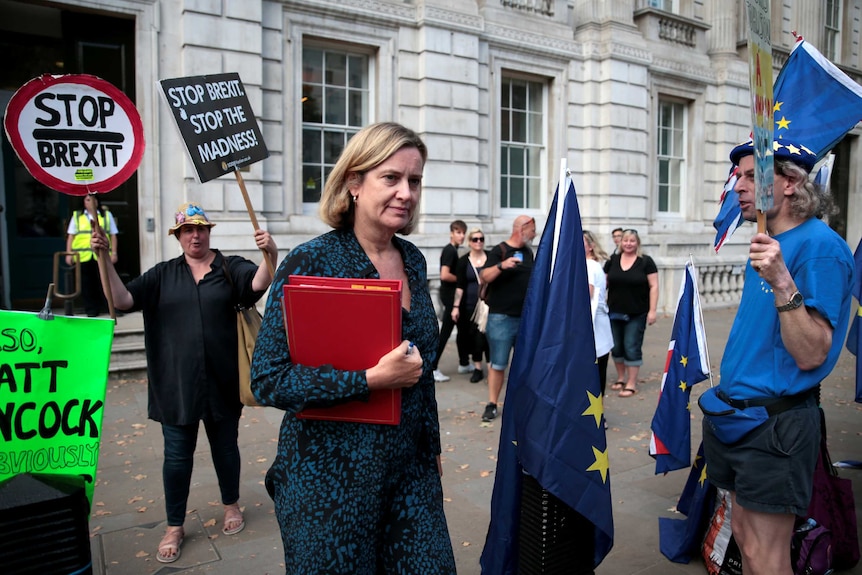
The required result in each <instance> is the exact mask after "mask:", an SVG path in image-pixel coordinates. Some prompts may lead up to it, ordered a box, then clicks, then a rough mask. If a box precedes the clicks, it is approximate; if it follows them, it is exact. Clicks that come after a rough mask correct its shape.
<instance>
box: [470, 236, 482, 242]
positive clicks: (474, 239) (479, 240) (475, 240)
mask: <svg viewBox="0 0 862 575" xmlns="http://www.w3.org/2000/svg"><path fill="white" fill-rule="evenodd" d="M470 241H471V242H484V241H485V238H480V237H476V238H470Z"/></svg>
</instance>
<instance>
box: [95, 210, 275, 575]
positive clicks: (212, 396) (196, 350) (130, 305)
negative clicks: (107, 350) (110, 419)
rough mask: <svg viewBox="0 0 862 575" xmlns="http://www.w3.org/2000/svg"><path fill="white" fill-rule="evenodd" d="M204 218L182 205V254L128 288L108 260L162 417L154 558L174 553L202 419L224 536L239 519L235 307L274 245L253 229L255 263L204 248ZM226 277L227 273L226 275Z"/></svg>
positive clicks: (248, 293)
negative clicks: (138, 328)
mask: <svg viewBox="0 0 862 575" xmlns="http://www.w3.org/2000/svg"><path fill="white" fill-rule="evenodd" d="M214 225H215V224H213V223H212V222H210V220H209V218H208V217H207V215H206V212H204V210H203V209H202V208H201V207H200V206H199V205H197V204H184V205H182V206H180V208H179V210H178V211H177V212H176V214H175V216H174V226H173V227H171V228H170V229H169V230H168V234H170V235H174V236H176V238H177V241H178V242H179V244H180V247H181V248H182V250H183V254H182V255H181V256H179V257H176V258H174V259H172V260H169V261H166V262H161V263H159V264H156V265H155V266H154V267H153V268H151V269H149V270H148V271H146V272H144V273H143V274H142V275H141V276H140V277H137V278H135V279H133V280H132V281H131V282H129V284H128V285H123V281H122V280H121V279H120V277H119V275H117V271H116V269H115V268H114V266H113V264H112V263H110V262H108V278H109V280H110V284H111V292H112V295H113V297H114V305H115V306H116V307H117V309H119V310H123V311H137V310H142V311H143V316H144V340H145V343H146V348H147V377H148V379H149V385H148V386H147V392H148V398H149V406H148V410H147V414H148V416H149V418H150V419H152V420H154V421H158V422H159V423H161V424H162V434H163V435H164V458H165V461H164V466H163V468H162V475H163V480H164V486H165V507H166V511H167V523H168V526H167V530H166V533H165V536H164V537H163V538H162V540H161V542H160V543H159V548H158V553H157V554H156V559H157V560H158V561H159V562H160V563H173V562H174V561H176V560H177V559H179V557H180V548H181V546H182V543H183V537H184V531H183V523H184V521H185V516H186V504H187V501H188V496H189V487H190V484H191V476H192V464H193V462H194V451H195V446H196V444H197V435H198V429H199V427H200V422H201V421H203V422H204V428H205V429H206V433H207V439H208V440H209V444H210V450H211V452H212V457H213V467H215V471H216V475H217V476H218V483H219V490H220V491H221V500H222V504H223V505H224V525H223V527H222V533H224V534H225V535H234V534H236V533H239V532H240V531H241V530H242V529H243V527H245V522H244V521H243V517H242V512H241V511H240V507H239V503H238V501H239V478H240V455H239V447H238V445H237V438H238V434H239V418H240V414H241V412H242V403H240V401H239V366H238V361H237V331H236V311H235V309H234V308H235V306H236V305H237V304H240V305H242V306H243V307H248V306H250V305H253V304H254V303H255V302H256V301H257V300H259V299H260V298H261V296H262V295H263V293H264V291H266V288H267V287H269V284H270V282H271V281H272V274H271V273H270V271H269V267H268V266H267V263H266V259H269V260H270V262H271V264H272V265H273V267H274V266H275V265H276V264H277V259H278V248H277V247H276V245H275V242H274V241H273V239H272V236H270V235H269V233H268V232H266V231H264V230H256V231H255V233H254V238H255V242H256V244H257V247H258V248H260V249H261V250H264V251H266V255H267V258H266V259H264V260H263V261H261V263H260V264H259V265H258V264H255V263H254V262H251V261H249V260H247V259H245V258H242V257H239V256H224V255H223V254H222V253H221V252H219V251H218V250H214V249H210V228H212V227H213V226H214ZM91 245H92V246H93V249H95V250H99V249H106V248H107V246H108V243H107V239H106V238H105V235H104V233H102V234H94V235H93V238H92V240H91ZM225 274H230V278H228V277H226V275H225Z"/></svg>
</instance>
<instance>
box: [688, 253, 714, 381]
mask: <svg viewBox="0 0 862 575" xmlns="http://www.w3.org/2000/svg"><path fill="white" fill-rule="evenodd" d="M688 262H689V263H690V264H691V269H692V274H691V280H692V283H693V284H694V299H695V300H696V301H697V305H696V306H695V307H696V308H697V315H698V316H700V325H702V326H703V351H704V353H705V354H706V368H707V369H708V370H709V371H708V373H709V387H714V384H713V381H712V362H711V361H710V360H709V341H707V339H706V323H704V321H703V306H701V305H700V288H699V287H698V286H697V266H695V265H694V256H693V255H692V254H688ZM695 329H696V328H695Z"/></svg>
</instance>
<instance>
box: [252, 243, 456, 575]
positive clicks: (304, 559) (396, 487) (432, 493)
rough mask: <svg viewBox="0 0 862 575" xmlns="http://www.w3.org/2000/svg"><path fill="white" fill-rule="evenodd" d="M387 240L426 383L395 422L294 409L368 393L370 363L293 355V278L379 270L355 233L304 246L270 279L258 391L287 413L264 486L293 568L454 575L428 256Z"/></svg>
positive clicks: (255, 377) (255, 378) (255, 371)
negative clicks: (286, 292)
mask: <svg viewBox="0 0 862 575" xmlns="http://www.w3.org/2000/svg"><path fill="white" fill-rule="evenodd" d="M392 241H393V243H394V244H395V246H396V247H397V248H398V250H399V251H400V252H401V256H402V259H403V261H404V266H405V272H406V274H407V278H408V281H409V285H410V293H411V300H410V311H407V310H403V311H402V314H403V315H402V338H403V339H408V340H410V341H412V342H415V344H416V347H417V348H418V349H419V351H420V352H421V353H422V357H423V364H424V366H423V373H422V377H421V378H420V380H419V383H417V384H416V385H415V386H413V387H410V388H405V389H403V391H402V399H401V401H402V404H401V423H400V425H397V426H393V425H374V424H363V423H344V422H330V421H317V420H308V419H304V420H301V419H297V418H296V417H295V414H296V412H298V411H301V410H302V409H303V408H304V407H306V406H307V405H309V404H313V405H314V406H315V407H319V406H326V405H327V404H336V403H342V402H344V401H347V400H364V399H367V398H368V393H369V391H368V385H367V383H366V379H365V372H364V371H342V370H337V369H334V368H332V367H331V366H322V367H319V368H310V367H306V366H302V365H295V364H293V363H291V360H290V350H289V349H288V345H287V335H286V333H285V329H284V322H283V316H282V311H281V309H282V307H281V304H282V287H283V286H284V283H285V281H286V280H287V277H288V276H289V275H292V274H299V275H313V276H328V277H347V278H377V277H379V275H378V273H377V270H376V269H375V268H374V266H373V265H372V263H371V260H369V259H368V257H367V256H366V255H365V252H364V251H363V250H362V247H361V246H360V245H359V242H358V241H357V239H356V236H355V235H354V234H353V232H352V231H351V230H346V231H332V232H329V233H327V234H324V235H322V236H319V237H317V238H315V239H313V240H311V241H309V242H307V243H305V244H302V245H300V246H298V247H297V248H295V249H294V250H293V251H291V253H290V254H288V256H287V258H285V260H284V261H283V262H282V264H281V266H280V267H279V270H278V272H277V274H276V277H275V280H274V281H273V283H272V289H271V291H270V295H269V300H268V301H267V304H266V314H265V317H264V320H263V325H262V326H261V330H260V333H259V335H258V339H257V345H256V347H255V351H254V361H253V363H252V371H251V375H252V384H251V388H252V391H253V392H254V394H255V396H256V397H257V398H258V400H259V401H260V403H261V404H262V405H269V406H273V407H277V408H279V409H283V410H284V411H285V414H284V419H283V420H282V423H281V431H280V433H279V442H278V454H277V456H276V459H275V462H274V463H273V465H272V467H271V468H270V470H269V472H268V473H267V478H266V483H267V489H268V490H269V491H270V494H271V495H272V496H273V499H274V501H275V511H276V514H277V517H278V522H279V525H280V527H281V537H282V541H283V543H284V560H285V570H286V573H288V574H297V575H299V574H302V575H311V574H315V573H332V574H335V573H339V574H351V575H375V574H381V575H382V574H395V573H402V574H405V575H416V574H423V575H434V574H451V573H455V560H454V557H453V553H452V544H451V541H450V539H449V531H448V528H447V526H446V518H445V516H444V514H443V490H442V485H441V482H440V476H439V474H438V472H437V463H436V456H437V455H439V454H440V427H439V423H438V420H437V400H436V399H435V396H434V378H433V375H432V370H431V364H432V361H433V360H434V357H433V356H434V353H435V349H436V345H437V333H438V329H437V317H436V315H435V312H434V307H433V305H432V303H431V297H430V295H429V293H428V287H427V277H426V274H427V272H426V265H425V258H424V257H423V256H422V254H421V252H420V251H419V250H418V249H417V248H416V246H414V245H413V244H411V243H409V242H407V241H405V240H403V239H401V238H398V237H395V238H394V239H393V240H392ZM331 329H338V326H337V325H334V326H331Z"/></svg>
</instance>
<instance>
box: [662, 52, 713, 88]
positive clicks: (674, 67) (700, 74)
mask: <svg viewBox="0 0 862 575" xmlns="http://www.w3.org/2000/svg"><path fill="white" fill-rule="evenodd" d="M650 68H651V69H653V70H663V71H666V72H670V73H673V74H674V75H679V76H683V77H686V78H696V79H697V80H700V81H702V82H704V83H706V84H716V83H718V77H717V76H716V74H715V71H714V70H713V69H712V68H707V67H704V66H695V65H693V64H690V63H688V62H680V61H677V60H667V59H665V58H656V59H654V60H653V62H652V65H651V66H650Z"/></svg>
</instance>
